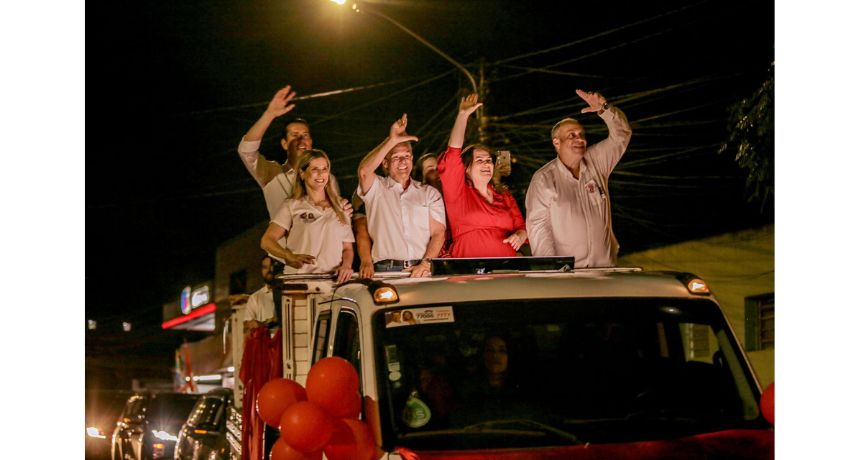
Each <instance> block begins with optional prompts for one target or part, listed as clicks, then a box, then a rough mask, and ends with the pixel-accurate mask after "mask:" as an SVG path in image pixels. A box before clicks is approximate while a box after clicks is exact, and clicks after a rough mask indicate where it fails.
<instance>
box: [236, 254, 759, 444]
mask: <svg viewBox="0 0 860 460" xmlns="http://www.w3.org/2000/svg"><path fill="white" fill-rule="evenodd" d="M530 259H531V258H518V259H517V260H513V259H507V260H505V259H483V260H467V259H447V260H446V259H438V260H434V263H433V273H434V275H433V276H432V277H429V278H423V279H422V278H419V279H411V278H386V279H373V280H353V281H350V282H347V283H344V284H341V285H335V284H333V283H332V282H331V281H330V280H319V279H318V280H310V279H297V278H292V279H290V278H285V279H283V283H284V296H283V305H282V314H281V318H283V322H284V325H285V327H284V330H285V331H288V333H286V334H283V347H284V348H283V357H284V376H285V377H287V378H292V379H295V380H297V381H299V382H300V383H302V384H304V383H305V382H304V379H305V377H306V375H307V372H308V369H309V367H310V365H311V364H312V363H313V362H315V361H316V360H319V359H321V358H323V357H327V356H340V357H343V358H345V359H347V360H348V361H350V362H351V363H352V364H353V365H354V366H355V368H356V370H357V371H358V374H359V376H360V391H361V393H362V396H363V398H364V405H363V409H362V414H361V417H362V419H363V420H365V421H367V422H368V423H369V424H370V426H371V427H372V429H373V430H374V432H375V435H376V441H377V445H378V446H379V447H380V452H383V454H382V458H388V459H400V458H404V459H411V458H416V457H413V456H417V458H420V459H422V460H423V459H437V458H459V459H464V458H469V459H478V458H502V459H504V458H511V459H522V458H536V459H562V458H565V459H577V458H587V459H592V458H629V459H634V458H635V459H658V458H667V457H668V458H715V459H717V458H719V459H726V458H749V459H760V458H761V459H765V458H773V456H774V432H773V426H772V425H771V424H770V423H768V422H767V421H766V420H765V419H764V418H763V416H762V412H761V410H760V408H759V399H760V398H761V394H762V391H761V388H760V386H759V384H758V382H757V380H756V377H755V374H754V373H753V371H752V370H751V366H750V363H749V362H748V360H747V358H746V356H745V354H744V352H743V350H742V348H741V346H740V345H739V344H738V341H737V339H736V336H735V334H734V332H733V331H732V329H731V327H730V325H729V323H728V321H727V320H726V318H725V316H724V314H723V312H722V311H721V310H720V306H719V305H718V303H717V302H716V300H715V299H714V297H713V295H711V293H710V291H709V289H708V287H707V285H706V284H705V282H704V281H702V280H700V279H697V278H696V277H695V276H693V275H690V274H685V273H669V272H643V271H641V270H639V269H637V268H611V269H584V270H579V269H577V270H574V271H571V270H570V268H569V267H571V266H572V264H558V265H557V266H551V267H550V268H547V266H545V264H544V265H541V264H537V265H535V264H531V262H532V261H531V260H530ZM535 260H537V259H535ZM551 265H552V264H551ZM241 308H242V307H241V306H240V307H237V308H236V309H235V312H234V318H233V320H232V321H233V328H232V329H233V331H241V330H242V327H241V318H242V311H241ZM242 341H243V337H242V334H241V333H235V332H234V339H233V352H234V356H242V354H241V346H242ZM237 361H238V359H237ZM236 372H237V375H238V372H239V370H238V369H237V370H236ZM236 392H237V394H236V397H235V398H233V401H235V402H236V404H241V401H242V394H241V392H242V388H241V384H239V383H238V379H237V385H236ZM231 414H232V415H231V417H230V422H229V425H230V429H229V430H228V431H230V432H231V433H232V435H231V436H229V441H230V444H231V446H232V450H233V458H238V453H239V452H241V449H240V445H239V443H240V440H241V435H240V433H241V417H240V414H241V410H240V408H238V407H236V408H234V409H233V410H232V411H231Z"/></svg>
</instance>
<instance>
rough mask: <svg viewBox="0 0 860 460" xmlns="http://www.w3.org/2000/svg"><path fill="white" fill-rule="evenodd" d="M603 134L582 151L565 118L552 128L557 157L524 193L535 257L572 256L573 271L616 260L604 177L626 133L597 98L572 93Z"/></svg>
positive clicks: (580, 137) (574, 126)
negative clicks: (602, 124)
mask: <svg viewBox="0 0 860 460" xmlns="http://www.w3.org/2000/svg"><path fill="white" fill-rule="evenodd" d="M576 94H577V95H579V97H581V98H582V99H583V100H584V101H585V102H586V103H588V107H586V108H584V109H582V113H591V112H596V113H597V115H599V116H600V118H602V119H603V121H604V122H605V123H606V126H607V127H608V128H609V137H607V138H606V139H604V140H602V141H600V142H598V143H597V144H595V145H592V146H588V143H587V141H586V139H585V128H584V127H583V126H582V125H581V124H580V123H579V122H578V121H576V120H574V119H573V118H565V119H563V120H561V121H559V122H558V123H556V124H555V126H554V127H553V128H552V133H551V134H552V144H553V146H555V151H556V153H557V154H558V156H557V157H556V158H555V159H553V160H551V161H550V162H549V163H547V164H545V165H544V166H543V167H541V168H540V169H538V170H537V172H535V174H534V176H532V180H531V183H530V184H529V190H528V193H526V212H527V217H526V229H527V231H528V234H529V243H530V245H531V250H532V254H533V255H535V256H565V257H567V256H573V257H574V259H575V265H576V267H611V266H614V265H615V261H616V258H617V256H618V241H617V240H616V239H615V235H614V234H613V232H612V212H611V209H610V205H609V187H608V185H609V174H611V173H612V170H613V169H614V168H615V165H616V164H618V161H619V160H620V159H621V156H622V155H624V152H625V151H626V150H627V144H628V143H629V142H630V136H631V134H632V131H631V130H630V124H629V123H628V122H627V118H626V117H625V116H624V113H622V112H621V110H619V109H618V108H617V107H615V106H614V105H610V104H609V103H608V102H607V101H606V98H604V97H603V96H602V95H600V93H596V92H585V91H583V90H580V89H578V90H576Z"/></svg>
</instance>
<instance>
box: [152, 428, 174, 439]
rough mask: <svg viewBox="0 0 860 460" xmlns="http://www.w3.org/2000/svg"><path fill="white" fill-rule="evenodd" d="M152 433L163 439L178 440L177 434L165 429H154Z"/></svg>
mask: <svg viewBox="0 0 860 460" xmlns="http://www.w3.org/2000/svg"><path fill="white" fill-rule="evenodd" d="M152 435H153V436H155V437H156V438H158V439H160V440H162V441H173V442H176V441H177V440H178V438H177V437H176V435H173V434H170V433H168V432H166V431H164V430H159V431H155V430H152Z"/></svg>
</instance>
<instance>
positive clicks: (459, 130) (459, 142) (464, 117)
mask: <svg viewBox="0 0 860 460" xmlns="http://www.w3.org/2000/svg"><path fill="white" fill-rule="evenodd" d="M482 105H483V103H482V102H478V95H477V94H476V93H472V94H470V95H468V96H466V97H464V98H461V99H460V109H459V111H458V112H457V118H456V119H455V120H454V127H453V128H451V137H449V138H448V147H455V148H461V147H463V139H464V138H465V137H466V126H467V125H468V124H469V115H472V113H474V112H475V110H478V107H480V106H482Z"/></svg>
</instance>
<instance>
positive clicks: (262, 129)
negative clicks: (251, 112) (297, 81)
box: [245, 85, 296, 142]
mask: <svg viewBox="0 0 860 460" xmlns="http://www.w3.org/2000/svg"><path fill="white" fill-rule="evenodd" d="M294 97H296V92H295V91H293V90H292V87H291V86H290V85H287V86H285V87H283V88H281V89H279V90H278V92H277V93H275V95H274V96H273V97H272V100H271V101H269V106H268V107H266V110H265V111H264V112H263V114H262V115H260V118H259V119H258V120H257V122H256V123H254V124H253V125H252V126H251V129H249V130H248V132H247V133H245V140H246V141H249V142H253V141H259V140H260V139H262V138H263V134H266V130H267V129H269V126H270V125H271V124H272V122H273V121H274V120H275V118H278V117H280V116H281V115H283V114H285V113H287V112H289V111H290V110H293V109H294V108H295V107H296V104H291V103H290V102H291V101H292V100H293V98H294Z"/></svg>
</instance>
